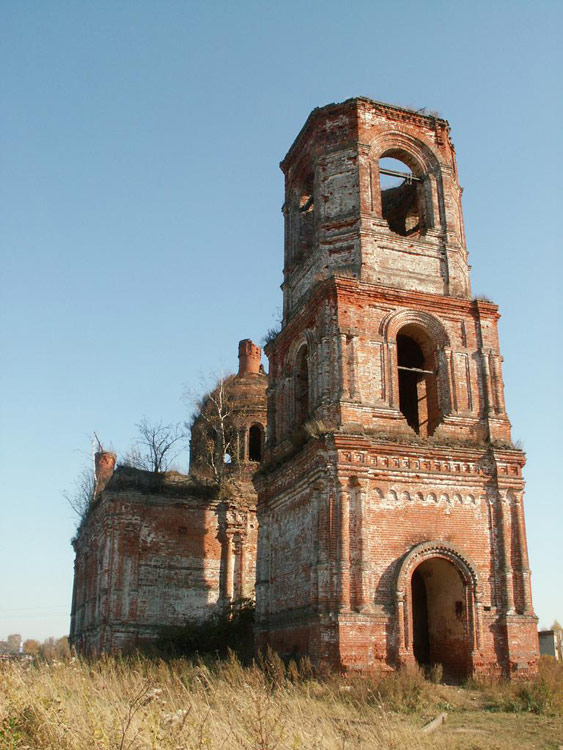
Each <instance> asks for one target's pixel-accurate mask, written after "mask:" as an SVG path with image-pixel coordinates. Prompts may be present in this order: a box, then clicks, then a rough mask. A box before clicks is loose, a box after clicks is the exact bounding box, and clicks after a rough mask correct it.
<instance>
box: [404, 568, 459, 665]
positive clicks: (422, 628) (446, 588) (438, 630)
mask: <svg viewBox="0 0 563 750" xmlns="http://www.w3.org/2000/svg"><path fill="white" fill-rule="evenodd" d="M410 598H411V611H412V647H413V653H414V657H415V659H416V661H417V662H418V663H419V664H420V665H421V666H423V667H427V666H430V665H432V664H441V665H442V667H443V670H444V677H445V678H446V679H463V678H465V677H467V676H468V674H469V670H470V656H471V641H470V631H471V628H470V621H469V616H470V613H469V612H468V602H467V598H466V587H465V586H464V583H463V580H462V578H461V576H460V574H459V572H458V570H457V569H456V568H455V567H454V565H453V564H452V563H451V562H450V561H449V560H446V559H444V558H443V557H431V558H429V559H427V560H424V561H423V562H421V563H420V565H418V566H417V567H416V568H415V570H414V571H413V573H412V576H411V597H410Z"/></svg>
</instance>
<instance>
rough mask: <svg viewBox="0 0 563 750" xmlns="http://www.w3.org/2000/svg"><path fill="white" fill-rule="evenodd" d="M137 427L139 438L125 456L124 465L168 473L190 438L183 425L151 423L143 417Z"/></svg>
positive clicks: (160, 422)
mask: <svg viewBox="0 0 563 750" xmlns="http://www.w3.org/2000/svg"><path fill="white" fill-rule="evenodd" d="M136 427H137V430H138V436H137V438H136V439H135V441H134V443H133V448H132V449H131V450H130V451H129V452H128V453H127V454H126V455H125V457H124V463H125V464H128V465H129V466H133V467H135V468H136V469H144V470H145V471H153V472H162V471H168V470H169V469H170V466H171V464H172V462H173V461H174V459H176V458H177V457H178V456H179V455H180V453H181V452H182V447H183V445H185V443H186V440H187V437H188V435H187V433H186V431H185V429H184V427H183V425H182V424H181V423H180V422H178V423H176V424H165V423H164V422H162V421H159V422H150V421H149V420H148V419H147V418H146V417H143V418H142V419H141V421H140V422H139V423H138V424H137V425H136Z"/></svg>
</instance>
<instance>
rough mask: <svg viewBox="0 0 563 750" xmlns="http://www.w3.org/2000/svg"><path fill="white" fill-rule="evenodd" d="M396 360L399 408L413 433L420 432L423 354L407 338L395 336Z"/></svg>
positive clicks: (417, 346)
mask: <svg viewBox="0 0 563 750" xmlns="http://www.w3.org/2000/svg"><path fill="white" fill-rule="evenodd" d="M397 360H398V363H399V408H400V410H401V411H402V412H403V414H404V415H405V417H406V420H407V422H408V423H409V425H410V426H411V427H412V428H413V430H414V431H415V432H418V431H419V430H420V421H421V414H420V411H421V410H420V406H421V404H419V401H420V393H419V390H420V389H419V383H420V382H421V379H422V373H421V372H420V370H423V369H424V354H423V353H422V351H421V349H420V347H419V345H418V344H417V343H416V341H414V340H413V339H411V338H409V337H408V336H397Z"/></svg>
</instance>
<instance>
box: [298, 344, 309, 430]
mask: <svg viewBox="0 0 563 750" xmlns="http://www.w3.org/2000/svg"><path fill="white" fill-rule="evenodd" d="M307 355H308V351H307V347H306V346H302V347H301V349H300V350H299V354H298V355H297V360H296V362H295V421H296V423H297V424H298V425H299V424H301V423H302V422H304V421H305V420H306V419H307V417H308V416H309V365H308V362H307Z"/></svg>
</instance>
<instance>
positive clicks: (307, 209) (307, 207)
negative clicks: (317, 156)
mask: <svg viewBox="0 0 563 750" xmlns="http://www.w3.org/2000/svg"><path fill="white" fill-rule="evenodd" d="M297 208H298V211H297V217H298V228H299V238H298V246H299V247H298V252H299V253H300V254H302V255H307V254H308V253H309V252H310V251H311V250H312V249H313V240H314V235H315V200H314V195H313V173H312V172H310V173H309V174H308V175H307V176H306V177H305V179H304V180H303V181H302V183H301V188H300V190H299V197H298V206H297Z"/></svg>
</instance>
